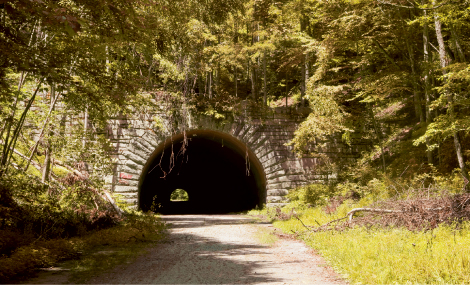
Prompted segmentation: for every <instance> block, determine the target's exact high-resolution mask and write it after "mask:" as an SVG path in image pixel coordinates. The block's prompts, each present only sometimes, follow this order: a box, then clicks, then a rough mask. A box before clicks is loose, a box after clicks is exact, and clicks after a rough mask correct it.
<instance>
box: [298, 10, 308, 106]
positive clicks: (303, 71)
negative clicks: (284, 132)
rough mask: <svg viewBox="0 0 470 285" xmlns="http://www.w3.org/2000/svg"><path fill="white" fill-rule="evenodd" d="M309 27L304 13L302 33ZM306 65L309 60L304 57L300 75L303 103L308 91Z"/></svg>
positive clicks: (301, 20) (301, 25)
mask: <svg viewBox="0 0 470 285" xmlns="http://www.w3.org/2000/svg"><path fill="white" fill-rule="evenodd" d="M306 27H307V19H306V17H305V15H304V13H302V16H301V19H300V32H301V33H304V32H305V30H306ZM306 65H307V58H306V56H304V55H302V63H301V75H300V100H301V101H303V100H304V98H305V90H306V85H307V81H306V74H307V71H306Z"/></svg>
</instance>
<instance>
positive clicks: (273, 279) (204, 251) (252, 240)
mask: <svg viewBox="0 0 470 285" xmlns="http://www.w3.org/2000/svg"><path fill="white" fill-rule="evenodd" d="M163 219H164V220H165V221H166V222H168V223H170V224H171V227H170V230H169V231H170V235H169V238H168V239H167V240H166V241H165V242H164V243H162V244H159V245H157V246H156V247H154V248H151V249H150V250H149V251H148V253H147V254H145V255H142V256H141V257H139V258H137V260H136V261H135V262H134V263H132V264H126V265H123V266H119V267H117V268H115V269H114V270H112V271H111V272H108V273H106V274H103V275H102V276H97V277H95V278H93V279H92V280H90V281H89V282H90V283H93V284H99V283H127V284H137V283H145V284H150V283H152V284H221V283H223V284H227V283H230V284H232V283H238V284H240V283H241V284H345V281H343V280H341V279H340V278H339V277H338V275H337V274H335V273H334V272H333V270H332V269H331V268H329V267H328V266H326V264H325V261H324V260H323V259H322V258H321V257H319V256H318V255H316V254H314V253H313V252H312V250H311V249H309V248H308V247H307V246H305V245H304V244H303V243H302V242H300V241H296V240H293V239H288V238H281V239H279V240H277V241H276V242H275V243H274V244H271V245H269V244H263V243H262V242H261V241H259V238H257V236H259V235H260V231H261V232H266V231H268V230H267V229H269V230H271V231H272V230H273V228H272V226H271V225H270V224H257V223H254V221H253V220H252V219H251V218H247V217H243V216H239V215H178V216H176V215H174V216H164V217H163Z"/></svg>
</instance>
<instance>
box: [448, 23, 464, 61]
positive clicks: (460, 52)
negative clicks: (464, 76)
mask: <svg viewBox="0 0 470 285" xmlns="http://www.w3.org/2000/svg"><path fill="white" fill-rule="evenodd" d="M450 33H451V35H452V40H453V42H454V45H455V49H456V50H457V55H458V58H459V61H460V62H465V54H464V53H463V49H462V46H460V38H459V35H458V34H457V33H456V32H455V29H454V27H453V26H452V25H451V26H450Z"/></svg>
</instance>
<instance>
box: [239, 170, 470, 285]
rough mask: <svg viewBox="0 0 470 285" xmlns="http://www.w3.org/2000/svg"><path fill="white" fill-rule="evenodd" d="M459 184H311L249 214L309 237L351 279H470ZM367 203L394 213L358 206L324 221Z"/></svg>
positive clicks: (433, 180) (434, 180) (469, 230)
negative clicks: (287, 200)
mask: <svg viewBox="0 0 470 285" xmlns="http://www.w3.org/2000/svg"><path fill="white" fill-rule="evenodd" d="M462 185H463V182H462V181H461V180H459V177H458V175H452V176H450V177H448V178H447V179H445V178H443V177H439V176H434V177H433V176H431V175H421V176H418V177H416V178H415V179H414V180H412V181H407V182H406V183H405V182H404V181H400V180H399V179H395V180H393V181H392V180H388V179H387V178H382V179H372V180H370V181H369V182H368V183H367V184H356V183H342V184H338V185H335V186H330V185H327V186H324V185H321V186H319V185H310V186H306V187H305V186H304V187H301V188H298V189H295V190H294V191H291V194H290V195H289V197H290V198H291V200H292V201H291V202H290V203H289V204H288V205H287V206H285V207H283V208H282V209H281V208H267V209H263V210H258V211H251V212H249V213H248V214H250V215H265V216H267V217H268V218H269V219H270V220H271V221H272V222H273V225H274V226H275V227H277V228H280V229H282V231H283V232H284V233H287V234H291V235H294V236H296V237H298V238H300V239H302V240H304V241H305V242H306V244H307V245H309V246H311V247H312V248H314V249H316V250H317V251H318V252H319V253H320V254H321V255H322V256H323V257H325V259H326V260H327V261H328V262H329V263H330V265H331V266H332V267H334V268H335V269H336V270H337V271H338V272H339V273H341V274H342V275H343V276H344V277H346V278H347V279H349V280H350V281H351V282H352V283H360V284H436V283H439V284H468V283H470V247H469V246H468V245H469V244H470V206H469V204H470V195H468V194H464V193H462V191H463V189H462ZM364 207H368V208H379V209H395V210H396V211H397V212H395V213H369V212H359V213H358V214H356V215H355V217H354V218H353V220H352V221H348V219H343V220H338V221H337V222H335V223H333V226H331V227H330V226H329V227H325V224H327V223H329V222H331V221H334V220H337V219H340V218H344V217H346V216H347V214H348V212H349V211H351V210H352V209H354V208H364ZM400 211H402V212H400Z"/></svg>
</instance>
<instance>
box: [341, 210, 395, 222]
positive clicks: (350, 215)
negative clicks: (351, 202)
mask: <svg viewBox="0 0 470 285" xmlns="http://www.w3.org/2000/svg"><path fill="white" fill-rule="evenodd" d="M357 212H374V213H403V212H404V211H400V210H385V209H374V208H355V209H352V210H351V211H349V212H348V214H347V215H346V217H349V221H352V218H353V216H354V213H357ZM346 217H344V218H342V219H345V218H346Z"/></svg>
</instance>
